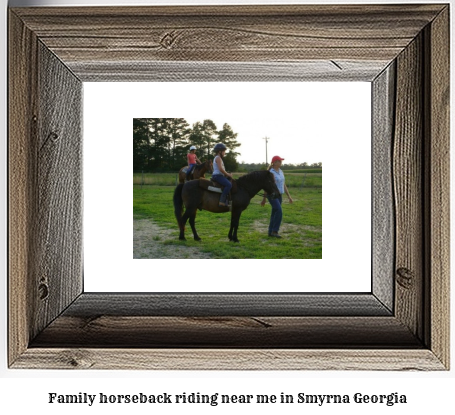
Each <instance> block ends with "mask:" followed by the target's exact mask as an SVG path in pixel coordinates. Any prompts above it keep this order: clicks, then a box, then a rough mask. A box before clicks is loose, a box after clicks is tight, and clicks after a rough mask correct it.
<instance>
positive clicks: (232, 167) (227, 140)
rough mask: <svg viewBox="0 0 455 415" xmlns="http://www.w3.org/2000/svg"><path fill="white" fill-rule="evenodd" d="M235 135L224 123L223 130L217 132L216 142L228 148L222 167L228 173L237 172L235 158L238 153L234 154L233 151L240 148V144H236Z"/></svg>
mask: <svg viewBox="0 0 455 415" xmlns="http://www.w3.org/2000/svg"><path fill="white" fill-rule="evenodd" d="M237 136H238V134H237V133H234V131H233V130H232V127H231V126H230V125H229V124H227V123H224V124H223V129H222V130H220V131H218V140H219V141H220V142H222V143H224V144H226V147H227V148H228V151H227V152H226V156H225V157H224V165H225V167H226V169H227V170H228V171H237V169H238V166H239V165H238V162H237V157H238V156H239V155H240V153H238V152H236V151H235V149H236V148H238V147H240V145H241V143H239V142H237Z"/></svg>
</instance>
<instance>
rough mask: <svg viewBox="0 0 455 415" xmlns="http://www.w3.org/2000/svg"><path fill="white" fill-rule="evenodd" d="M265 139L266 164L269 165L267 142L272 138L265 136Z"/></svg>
mask: <svg viewBox="0 0 455 415" xmlns="http://www.w3.org/2000/svg"><path fill="white" fill-rule="evenodd" d="M263 140H265V165H266V166H267V163H268V160H269V158H268V156H267V143H268V142H269V140H270V138H269V137H263Z"/></svg>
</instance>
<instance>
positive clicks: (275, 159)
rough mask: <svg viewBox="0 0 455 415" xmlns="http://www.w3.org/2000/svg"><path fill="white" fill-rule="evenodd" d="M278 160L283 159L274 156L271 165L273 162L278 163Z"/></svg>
mask: <svg viewBox="0 0 455 415" xmlns="http://www.w3.org/2000/svg"><path fill="white" fill-rule="evenodd" d="M278 160H284V159H282V158H281V157H280V156H274V157H273V159H272V163H275V161H278Z"/></svg>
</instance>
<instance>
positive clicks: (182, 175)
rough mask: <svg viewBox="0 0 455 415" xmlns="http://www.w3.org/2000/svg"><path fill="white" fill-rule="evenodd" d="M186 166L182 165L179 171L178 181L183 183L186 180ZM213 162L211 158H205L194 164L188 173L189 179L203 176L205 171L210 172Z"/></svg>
mask: <svg viewBox="0 0 455 415" xmlns="http://www.w3.org/2000/svg"><path fill="white" fill-rule="evenodd" d="M187 168H188V166H185V167H182V168H181V169H180V171H179V183H185V181H186V169H187ZM212 171H213V163H212V161H211V160H209V159H207V160H206V161H204V163H201V164H196V165H195V166H194V168H193V171H192V172H191V174H190V180H193V179H200V178H201V177H202V178H205V173H207V172H209V173H212Z"/></svg>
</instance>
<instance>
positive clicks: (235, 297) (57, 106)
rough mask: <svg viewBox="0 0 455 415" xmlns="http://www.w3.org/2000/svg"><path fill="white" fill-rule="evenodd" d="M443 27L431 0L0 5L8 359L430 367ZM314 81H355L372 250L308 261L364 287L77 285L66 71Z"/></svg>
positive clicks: (442, 281)
mask: <svg viewBox="0 0 455 415" xmlns="http://www.w3.org/2000/svg"><path fill="white" fill-rule="evenodd" d="M449 38H450V36H449V5H448V4H415V5H407V4H403V5H292V6H291V5H290V6H275V5H271V6H188V7H186V6H185V7H183V6H179V7H171V6H169V7H168V6H159V7H65V8H60V7H52V8H45V7H40V8H12V9H10V10H9V41H8V42H9V43H8V44H9V52H8V53H9V88H8V91H9V96H8V100H9V144H8V147H9V155H8V157H9V168H8V172H9V268H8V269H9V304H8V310H9V330H8V332H9V334H8V335H9V338H8V344H9V357H8V361H9V366H10V368H18V369H19V368H27V369H31V368H48V369H157V370H158V369H160V370H163V369H169V370H172V369H180V370H181V369H213V370H215V369H216V370H220V369H237V370H289V369H293V370H448V369H449V367H450V356H449V350H450V348H449V296H450V286H449V270H450V267H449V190H450V188H449V118H450V117H449V101H450V94H449V72H450V71H449ZM327 81H336V82H341V81H343V82H368V83H369V84H370V85H371V170H370V172H369V173H371V174H370V175H371V238H366V239H368V240H359V241H357V242H358V244H359V246H362V247H364V246H370V247H371V250H370V251H371V255H370V256H369V258H370V259H371V260H369V261H367V264H365V261H364V257H361V258H360V257H359V258H358V257H357V252H358V251H356V250H353V252H352V255H351V256H350V257H349V260H348V261H345V262H338V260H337V259H335V258H334V257H332V258H331V255H328V254H326V252H325V251H324V252H325V253H324V257H323V259H321V260H318V261H323V262H324V261H327V262H332V263H333V264H334V268H333V269H334V270H335V271H334V272H335V273H336V274H337V276H338V278H339V279H342V278H344V277H345V276H348V275H349V274H352V273H360V274H364V275H365V276H366V278H368V279H369V280H370V281H371V290H369V291H367V292H364V291H363V290H362V291H359V292H341V291H339V290H337V289H336V288H335V289H334V290H330V289H329V290H327V291H326V292H315V291H311V292H298V291H295V290H290V291H287V290H286V289H285V287H282V288H281V287H280V289H275V288H276V287H275V288H273V289H272V290H267V289H266V290H262V289H260V288H258V289H254V288H251V289H248V290H241V289H238V287H236V289H234V290H233V291H229V290H228V289H225V290H220V292H215V291H210V290H209V291H207V292H202V290H197V291H190V290H183V291H173V292H163V291H162V290H157V291H155V290H153V291H150V292H142V293H136V292H120V293H119V292H109V289H106V292H89V291H87V290H86V289H85V284H84V274H85V256H86V255H88V252H85V249H86V246H87V243H86V242H87V241H86V240H85V239H84V238H85V233H84V221H85V217H84V208H83V206H84V204H83V203H84V198H85V196H86V195H85V193H84V187H83V182H84V180H85V179H86V177H85V176H84V175H83V161H84V158H85V153H84V151H83V141H84V140H85V139H87V137H86V136H85V135H84V134H85V132H84V128H83V113H84V105H83V104H84V102H83V92H84V88H83V86H84V83H96V82H109V83H113V84H114V83H120V82H121V83H132V82H153V83H162V84H168V85H170V86H171V85H172V83H175V82H185V83H197V82H204V83H213V85H214V87H216V84H217V83H218V84H221V83H224V82H247V83H257V82H266V83H283V84H284V83H289V82H297V83H299V82H327ZM130 125H131V124H130ZM128 177H129V178H128V180H130V177H131V176H128ZM347 190H349V189H347ZM350 190H351V191H355V189H350ZM348 200H349V199H348ZM359 239H360V238H359ZM226 243H229V242H228V241H227V242H226ZM115 261H116V257H115V256H112V258H104V259H102V260H100V261H99V262H100V263H99V264H98V265H99V267H98V271H97V272H100V273H105V275H104V277H105V278H106V277H107V279H108V277H109V275H110V273H111V271H109V270H108V265H109V266H111V264H110V263H109V264H108V262H112V263H114V264H115ZM178 261H181V262H183V263H184V262H185V261H186V260H182V259H180V260H178ZM227 261H228V262H229V264H228V266H229V267H231V271H230V272H232V273H236V272H238V270H237V269H236V267H238V266H239V265H238V263H236V261H235V260H227ZM252 261H258V260H255V259H253V260H252ZM279 261H288V260H284V259H283V260H279ZM289 261H290V260H289ZM297 261H298V260H297ZM186 266H187V265H186ZM182 267H185V266H184V265H182ZM103 270H104V271H103ZM160 272H161V273H160ZM150 276H151V278H156V279H157V280H158V279H160V278H163V275H162V271H159V270H151V271H150ZM326 276H327V277H328V275H327V274H326V275H324V271H322V272H319V273H318V275H317V277H318V278H321V279H324V278H325V277H326ZM258 277H260V273H258ZM314 277H316V275H315V276H314ZM130 278H131V274H130V273H129V272H128V269H126V270H125V271H124V279H125V280H128V279H130Z"/></svg>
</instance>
